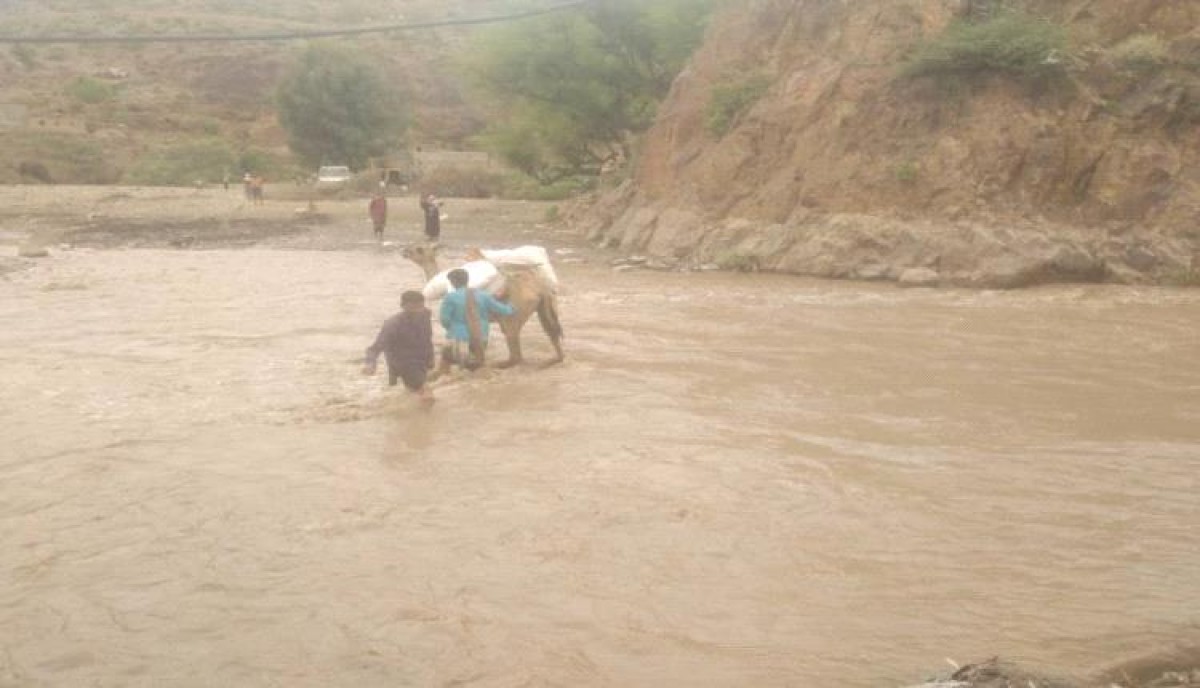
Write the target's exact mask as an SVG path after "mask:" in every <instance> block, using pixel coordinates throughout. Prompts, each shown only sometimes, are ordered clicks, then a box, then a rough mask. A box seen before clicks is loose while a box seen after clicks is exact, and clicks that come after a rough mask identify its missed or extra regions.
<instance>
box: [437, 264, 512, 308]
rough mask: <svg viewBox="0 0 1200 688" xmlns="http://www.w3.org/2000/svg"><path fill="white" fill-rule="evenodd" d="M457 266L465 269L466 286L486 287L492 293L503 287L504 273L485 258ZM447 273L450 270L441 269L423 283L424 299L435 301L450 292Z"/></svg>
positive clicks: (496, 292) (474, 287)
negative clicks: (466, 276)
mask: <svg viewBox="0 0 1200 688" xmlns="http://www.w3.org/2000/svg"><path fill="white" fill-rule="evenodd" d="M458 267H461V268H462V269H463V270H466V271H467V275H469V277H468V279H467V286H469V287H471V288H472V289H486V290H488V291H489V292H491V293H492V294H498V293H500V292H501V291H502V290H503V289H504V275H501V274H500V271H499V270H498V269H497V268H496V266H495V265H493V264H492V263H490V262H488V261H486V260H473V261H471V262H469V263H464V264H462V265H460V266H458ZM449 273H450V270H442V271H441V272H439V273H438V274H436V275H434V276H433V279H431V280H429V281H428V282H427V283H426V284H425V288H424V289H422V290H421V293H422V294H424V295H425V300H426V301H436V300H437V299H440V298H442V297H443V296H445V295H446V294H449V293H450V278H448V277H446V275H448V274H449Z"/></svg>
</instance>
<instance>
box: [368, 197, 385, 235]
mask: <svg viewBox="0 0 1200 688" xmlns="http://www.w3.org/2000/svg"><path fill="white" fill-rule="evenodd" d="M367 212H369V213H370V214H371V222H372V223H373V224H374V225H375V239H376V240H378V241H383V227H384V225H386V224H387V197H386V196H384V195H383V190H379V191H376V192H375V195H374V196H372V197H371V204H370V205H369V206H367Z"/></svg>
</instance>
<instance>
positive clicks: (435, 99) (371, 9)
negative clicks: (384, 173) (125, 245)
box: [0, 0, 487, 184]
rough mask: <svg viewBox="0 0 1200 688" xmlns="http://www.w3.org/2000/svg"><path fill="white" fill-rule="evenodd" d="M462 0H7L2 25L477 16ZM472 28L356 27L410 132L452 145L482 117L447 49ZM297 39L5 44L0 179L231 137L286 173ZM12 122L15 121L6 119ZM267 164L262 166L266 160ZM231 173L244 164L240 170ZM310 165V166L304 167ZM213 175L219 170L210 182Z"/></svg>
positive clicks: (94, 179) (73, 30)
mask: <svg viewBox="0 0 1200 688" xmlns="http://www.w3.org/2000/svg"><path fill="white" fill-rule="evenodd" d="M485 11H487V10H486V7H481V6H479V3H470V2H468V1H467V0H463V1H461V2H455V3H445V2H441V1H439V0H346V1H345V2H338V3H321V2H313V1H312V0H263V1H262V2H257V3H241V2H233V1H232V0H201V1H199V2H191V3H181V2H179V1H178V0H120V1H118V0H87V1H84V0H50V1H47V2H33V1H32V0H26V1H24V2H17V1H13V0H10V2H9V3H8V4H7V5H5V6H4V7H3V12H0V34H5V35H20V36H39V35H85V34H86V35H94V34H101V35H190V34H197V33H206V34H234V35H236V34H245V33H252V32H258V33H280V32H288V31H311V30H314V29H328V28H332V27H354V26H370V25H376V24H398V23H405V22H419V21H430V20H445V19H453V18H457V17H464V16H474V15H476V14H480V13H483V12H485ZM467 36H469V33H468V32H467V31H460V30H454V29H449V28H443V29H436V30H425V31H419V32H407V33H398V34H394V35H367V36H362V37H357V38H353V39H344V40H346V41H350V42H353V43H354V44H355V45H357V46H358V47H360V48H361V49H362V50H364V51H365V52H367V53H368V54H370V55H373V56H374V57H375V59H376V65H377V67H378V68H379V69H380V70H381V72H382V73H383V74H384V75H385V77H386V78H387V79H388V81H389V82H390V83H392V84H394V85H395V87H396V88H397V90H399V91H400V92H401V93H402V94H404V96H405V98H406V100H407V101H408V102H409V104H410V108H411V111H412V112H411V114H412V116H413V129H412V132H411V138H412V140H413V142H414V144H417V145H425V146H430V147H438V146H440V145H447V146H453V145H456V144H458V143H460V142H461V141H462V140H464V139H465V138H466V137H468V136H470V135H472V134H473V133H474V132H475V131H477V130H478V128H479V126H480V125H479V118H478V115H477V114H476V113H475V112H473V110H472V108H471V106H469V105H468V104H467V103H466V102H465V99H464V97H463V95H462V88H461V87H460V85H459V83H458V80H457V78H456V76H455V74H454V66H453V64H452V56H453V55H454V54H455V52H456V51H457V50H458V49H460V47H461V45H462V43H463V41H464V40H465V39H466V37H467ZM302 46H303V43H300V42H247V43H178V44H174V43H145V44H141V43H134V44H120V43H117V44H98V45H96V44H93V45H76V44H70V43H64V44H48V45H19V46H4V47H3V49H0V106H3V105H8V104H15V105H19V106H23V108H24V111H25V118H24V119H25V122H24V124H23V126H13V124H12V123H11V122H5V121H3V118H0V153H3V156H2V157H3V158H4V160H5V161H6V162H5V163H0V183H17V182H27V183H36V182H38V181H44V180H39V179H37V178H36V177H37V176H39V175H34V176H33V177H31V176H30V175H29V174H28V171H29V170H28V168H27V169H26V172H27V173H26V174H22V170H21V168H20V164H21V163H22V162H25V163H31V164H32V163H36V164H37V165H40V166H42V168H44V171H45V173H46V175H45V176H48V177H49V178H50V179H51V180H53V181H54V182H57V183H84V184H91V183H113V182H117V181H121V180H122V178H123V177H124V176H125V175H126V174H127V173H128V171H129V170H130V168H131V167H132V166H134V165H136V164H137V162H138V161H139V160H140V159H142V158H143V157H145V156H148V155H154V154H155V153H156V152H158V151H161V150H163V149H165V148H169V147H177V146H181V145H189V144H194V145H212V144H213V143H214V142H216V143H220V144H224V145H227V146H228V147H230V148H231V149H233V150H234V151H236V152H237V153H239V154H241V155H243V156H244V157H245V156H249V157H250V158H251V159H252V160H253V161H255V163H256V166H267V167H268V168H270V171H274V172H276V173H277V174H283V173H284V172H285V171H287V170H288V168H289V166H290V164H291V159H290V154H289V152H288V150H287V146H286V137H285V135H284V132H283V131H282V130H281V129H280V127H279V125H278V121H277V119H276V116H275V111H274V104H273V96H274V89H275V86H276V84H277V82H278V79H279V77H280V75H281V74H282V72H283V70H284V68H285V66H286V65H287V64H288V63H289V61H290V60H291V59H292V56H293V54H294V52H295V51H297V50H299V49H300V48H301V47H302ZM6 125H7V126H6ZM260 171H261V170H260ZM234 172H235V173H236V172H237V170H234ZM309 172H311V171H309ZM205 181H208V182H210V183H212V182H216V181H219V180H217V179H208V180H205Z"/></svg>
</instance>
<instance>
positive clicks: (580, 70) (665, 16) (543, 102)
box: [468, 0, 714, 183]
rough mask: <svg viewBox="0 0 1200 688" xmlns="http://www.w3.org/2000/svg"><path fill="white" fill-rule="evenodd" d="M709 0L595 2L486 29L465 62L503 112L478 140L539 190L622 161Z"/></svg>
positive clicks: (693, 38)
mask: <svg viewBox="0 0 1200 688" xmlns="http://www.w3.org/2000/svg"><path fill="white" fill-rule="evenodd" d="M713 4H714V0H655V2H645V0H596V1H595V2H592V3H589V4H587V5H585V6H584V7H583V8H581V9H580V10H578V11H575V12H569V13H561V14H555V15H550V16H547V17H543V18H541V19H538V20H535V21H528V22H522V23H519V24H514V25H512V26H507V27H503V28H499V29H495V30H492V31H489V32H487V33H486V34H484V36H483V37H482V39H481V41H480V44H479V45H478V46H477V49H476V50H475V52H474V58H473V59H472V60H471V61H469V63H468V70H469V72H470V74H471V75H472V76H473V77H474V79H475V81H476V82H477V84H478V85H479V86H480V87H481V88H482V90H483V92H484V93H485V94H486V97H487V98H489V100H491V101H493V102H498V103H500V104H501V105H502V107H500V108H495V107H493V108H491V110H492V111H493V112H498V113H502V114H501V115H499V116H497V117H496V118H495V120H494V121H493V123H492V124H491V125H490V126H489V127H488V130H487V131H486V132H485V134H484V136H483V140H484V142H485V144H486V145H488V146H489V147H490V148H491V149H492V150H493V151H495V152H496V153H498V154H499V155H501V156H502V157H504V158H505V159H506V160H508V162H509V163H511V164H513V165H514V166H516V167H517V168H519V169H521V170H522V171H524V172H526V173H528V174H530V175H532V176H534V177H536V178H538V179H540V180H541V181H543V182H545V183H550V182H553V181H555V180H557V179H559V178H561V177H564V176H568V175H575V174H589V173H595V172H598V171H599V170H600V169H601V167H603V165H604V164H605V163H607V162H609V161H612V160H616V159H620V158H623V157H628V154H629V150H628V148H629V142H630V137H631V135H633V134H636V133H638V132H640V131H643V130H644V129H645V128H646V127H648V126H649V125H650V124H651V122H652V121H653V119H654V111H655V107H656V106H657V104H658V102H659V101H660V100H661V98H662V97H663V96H664V95H665V94H666V92H667V89H668V88H669V87H670V85H671V81H672V80H673V79H674V78H675V75H676V74H677V73H678V72H679V70H680V69H681V68H682V67H683V64H684V62H685V61H686V60H687V58H688V57H689V56H690V55H691V52H692V50H693V49H694V48H695V46H696V45H697V43H698V42H699V40H700V37H701V35H702V34H703V31H704V26H705V23H706V19H707V17H708V14H709V12H710V11H711V8H712V6H713Z"/></svg>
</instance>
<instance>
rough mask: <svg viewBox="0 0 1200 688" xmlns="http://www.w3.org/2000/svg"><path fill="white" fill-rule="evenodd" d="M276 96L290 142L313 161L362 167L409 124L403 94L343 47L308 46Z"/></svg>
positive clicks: (312, 162) (393, 140)
mask: <svg viewBox="0 0 1200 688" xmlns="http://www.w3.org/2000/svg"><path fill="white" fill-rule="evenodd" d="M275 100H276V105H277V107H278V109H279V122H280V124H281V125H282V126H283V128H284V130H286V131H287V134H288V145H289V146H290V147H291V149H292V151H293V152H294V153H296V155H298V156H300V158H301V159H303V160H304V161H305V162H306V163H308V164H310V165H320V164H322V163H327V164H347V165H350V166H351V167H355V168H359V167H362V166H364V165H365V164H366V162H367V160H368V159H369V158H370V157H372V156H377V155H381V154H383V153H385V152H386V151H387V150H388V149H389V148H391V147H392V146H394V145H395V144H396V143H397V142H398V141H399V140H400V139H401V138H402V137H403V134H404V130H405V127H406V125H407V117H406V116H405V114H404V111H403V109H402V106H401V101H400V98H399V96H398V95H397V94H396V93H395V92H394V91H392V90H391V89H390V88H389V86H388V84H387V82H386V81H385V80H384V78H383V77H382V76H381V75H380V73H379V71H378V70H377V69H376V68H375V67H374V66H373V65H372V64H371V63H370V62H368V61H367V60H366V58H364V57H363V56H362V55H361V54H360V53H358V52H356V51H355V50H353V49H352V48H350V47H347V46H343V45H336V44H329V43H318V44H312V45H309V46H308V47H307V48H305V49H304V50H303V51H302V52H301V53H300V54H299V55H298V56H297V59H296V60H295V62H294V63H293V64H292V65H291V67H290V68H289V69H288V70H287V71H286V73H285V74H284V77H283V79H282V81H281V82H280V84H279V87H278V89H277V91H276V96H275Z"/></svg>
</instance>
